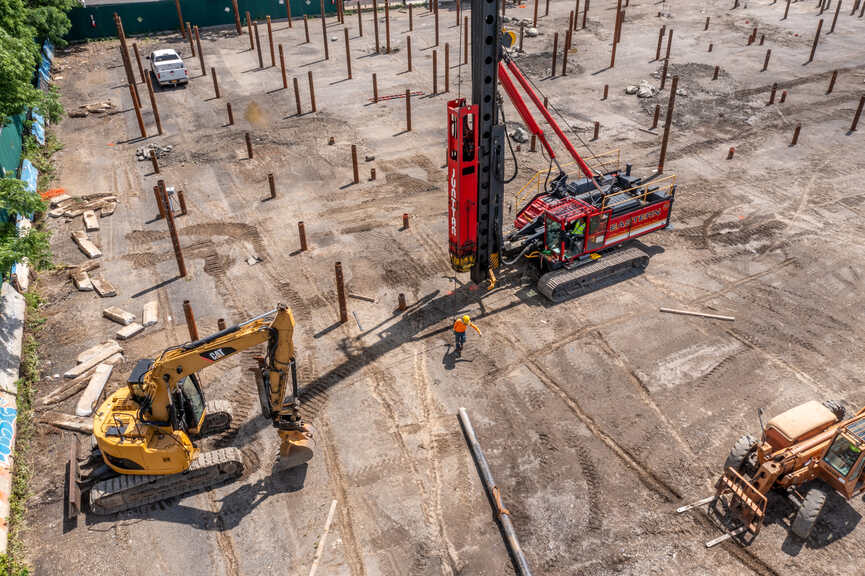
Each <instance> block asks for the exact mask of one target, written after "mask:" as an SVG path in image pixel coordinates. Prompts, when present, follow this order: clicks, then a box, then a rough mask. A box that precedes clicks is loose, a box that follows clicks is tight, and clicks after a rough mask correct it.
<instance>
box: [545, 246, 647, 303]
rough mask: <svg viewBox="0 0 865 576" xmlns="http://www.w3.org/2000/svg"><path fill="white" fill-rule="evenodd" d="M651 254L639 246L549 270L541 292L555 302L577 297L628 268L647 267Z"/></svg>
mask: <svg viewBox="0 0 865 576" xmlns="http://www.w3.org/2000/svg"><path fill="white" fill-rule="evenodd" d="M648 265H649V256H648V255H647V254H646V253H645V252H643V251H642V250H640V249H639V248H634V247H629V248H623V249H621V250H616V251H615V252H613V253H612V254H608V255H604V256H603V257H601V258H599V259H597V260H593V261H591V262H590V263H587V264H584V265H582V266H577V267H570V268H562V269H559V270H553V271H552V272H547V273H546V274H544V275H543V276H541V277H540V279H539V280H538V292H540V293H541V294H543V295H544V296H546V297H547V298H549V299H550V300H551V301H553V302H563V301H565V300H568V299H569V298H576V297H578V296H581V295H583V294H585V293H587V292H591V291H592V290H594V289H595V288H597V287H598V286H599V285H600V284H601V283H602V282H603V281H604V280H606V279H608V278H611V277H614V276H617V275H619V274H623V273H624V272H626V271H627V270H628V269H633V268H636V269H639V270H643V269H645V268H646V266H648Z"/></svg>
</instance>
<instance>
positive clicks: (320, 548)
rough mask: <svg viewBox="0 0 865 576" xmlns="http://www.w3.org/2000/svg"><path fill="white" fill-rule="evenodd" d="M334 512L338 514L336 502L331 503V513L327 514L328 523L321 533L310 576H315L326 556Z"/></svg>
mask: <svg viewBox="0 0 865 576" xmlns="http://www.w3.org/2000/svg"><path fill="white" fill-rule="evenodd" d="M334 512H336V500H334V501H332V502H331V503H330V512H328V513H327V521H326V522H325V523H324V532H322V533H321V538H320V539H319V541H318V548H317V549H316V551H315V557H314V558H313V559H312V566H311V567H310V569H309V576H315V571H316V570H318V563H319V562H320V561H321V555H322V554H324V544H325V542H326V541H327V533H328V532H330V523H331V522H333V513H334Z"/></svg>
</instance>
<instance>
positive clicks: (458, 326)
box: [454, 318, 468, 333]
mask: <svg viewBox="0 0 865 576" xmlns="http://www.w3.org/2000/svg"><path fill="white" fill-rule="evenodd" d="M466 328H468V326H466V325H465V324H464V323H463V320H462V318H457V321H456V322H454V332H459V333H463V332H465V331H466Z"/></svg>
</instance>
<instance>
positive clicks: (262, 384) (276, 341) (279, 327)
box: [142, 305, 297, 421]
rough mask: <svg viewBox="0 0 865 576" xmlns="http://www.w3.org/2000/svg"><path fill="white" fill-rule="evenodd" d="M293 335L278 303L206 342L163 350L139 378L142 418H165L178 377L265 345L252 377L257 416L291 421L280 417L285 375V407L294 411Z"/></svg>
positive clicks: (288, 318) (287, 315) (290, 321)
mask: <svg viewBox="0 0 865 576" xmlns="http://www.w3.org/2000/svg"><path fill="white" fill-rule="evenodd" d="M293 336H294V317H293V316H292V314H291V310H289V309H288V308H287V307H285V306H283V305H279V306H278V307H277V308H276V309H275V310H271V311H270V312H267V313H265V314H262V315H261V316H257V317H256V318H252V319H250V320H247V321H246V322H243V323H241V324H238V325H236V326H232V327H230V328H226V329H225V330H222V331H220V332H217V333H216V334H212V335H210V336H208V337H206V338H202V339H200V340H197V341H195V342H189V343H186V344H183V345H181V346H177V347H173V348H169V349H167V350H165V351H164V352H163V353H162V354H161V355H160V356H159V358H157V359H156V361H154V363H153V365H152V366H151V368H150V371H149V372H148V373H147V374H145V376H144V377H143V378H142V392H143V394H144V395H145V396H146V397H147V398H148V403H149V405H150V406H149V414H148V416H150V418H151V419H152V420H155V421H167V420H168V416H169V411H170V406H171V402H172V400H171V399H172V395H173V394H174V392H175V390H176V388H177V385H178V383H179V382H180V381H181V380H183V378H186V377H188V376H190V375H191V374H195V373H197V372H199V371H201V370H203V369H205V368H207V367H208V366H211V365H212V364H215V363H217V362H221V361H223V360H225V359H226V358H229V357H230V356H233V355H235V354H236V353H238V352H242V351H243V350H247V349H249V348H252V347H253V346H257V345H259V344H266V345H267V352H266V356H265V358H264V360H263V362H261V364H260V365H259V370H258V372H257V373H256V382H257V383H258V385H259V396H260V397H261V400H262V402H261V407H262V412H263V413H264V416H265V417H267V418H270V419H273V420H275V419H277V418H279V417H280V416H283V417H284V418H283V419H284V420H285V419H289V418H293V417H295V416H296V414H295V415H293V414H284V413H283V412H284V408H283V402H284V400H285V398H286V391H287V389H288V381H289V377H291V379H292V390H291V392H292V394H291V402H290V403H289V404H290V406H289V408H293V409H294V411H295V412H296V404H297V386H296V379H295V372H294V344H293Z"/></svg>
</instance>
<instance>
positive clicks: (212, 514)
mask: <svg viewBox="0 0 865 576" xmlns="http://www.w3.org/2000/svg"><path fill="white" fill-rule="evenodd" d="M307 466H308V465H307V464H302V465H301V466H298V467H296V468H293V469H291V470H285V471H282V472H279V473H278V474H268V475H267V476H264V477H263V478H260V479H259V480H256V481H255V482H252V483H248V484H240V483H239V482H238V483H235V484H229V485H228V486H230V487H231V486H233V487H234V490H233V491H231V492H229V493H228V494H226V495H225V496H223V497H222V498H219V499H217V498H214V499H213V501H214V502H215V504H216V508H217V509H215V510H213V509H209V508H207V507H205V508H197V507H194V506H190V505H187V504H185V503H180V502H179V500H180V499H178V498H171V499H168V500H163V501H161V502H158V503H156V504H151V505H149V506H141V507H139V508H135V509H133V510H128V511H126V512H121V513H119V514H115V515H111V516H94V515H92V514H89V515H88V516H87V524H88V530H93V529H94V527H93V526H92V525H93V524H98V523H101V522H105V523H108V524H109V526H114V524H115V523H116V522H118V521H121V522H123V521H129V520H159V521H163V522H171V523H173V524H186V525H187V526H191V527H193V528H197V529H199V530H215V531H223V530H230V529H232V528H234V527H235V526H237V525H238V524H240V522H241V521H242V520H243V519H244V518H245V517H246V516H247V515H248V514H249V513H250V512H252V511H253V510H255V509H256V508H257V507H258V506H259V505H260V504H262V503H263V502H264V501H265V500H267V499H268V498H270V497H271V496H275V495H277V494H288V493H291V492H297V491H299V490H301V489H303V485H304V483H305V482H306V472H307ZM217 489H218V488H217ZM207 491H208V490H199V491H198V492H192V493H190V494H186V495H184V496H182V499H184V500H185V499H187V498H188V497H189V496H191V495H193V494H198V493H204V492H207ZM198 501H199V502H200V501H201V500H200V499H199V500H198Z"/></svg>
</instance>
